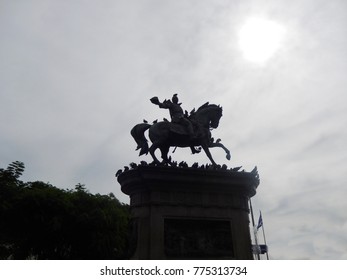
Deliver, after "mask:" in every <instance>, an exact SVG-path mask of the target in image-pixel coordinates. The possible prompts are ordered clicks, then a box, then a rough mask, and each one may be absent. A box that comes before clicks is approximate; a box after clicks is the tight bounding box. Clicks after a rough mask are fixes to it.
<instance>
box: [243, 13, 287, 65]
mask: <svg viewBox="0 0 347 280" xmlns="http://www.w3.org/2000/svg"><path fill="white" fill-rule="evenodd" d="M284 31H285V30H284V28H283V26H281V25H280V24H278V23H276V22H274V21H271V20H267V19H260V18H251V19H249V20H248V21H247V22H246V23H245V24H244V25H243V26H242V27H241V29H240V31H239V46H240V48H241V50H242V52H243V55H244V57H245V58H246V59H247V60H249V61H252V62H255V63H259V64H262V63H264V62H266V61H267V60H268V59H269V58H270V57H272V56H273V55H274V54H275V53H276V51H277V50H278V49H279V48H280V46H281V43H282V40H283V37H284Z"/></svg>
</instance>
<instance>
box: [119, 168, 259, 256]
mask: <svg viewBox="0 0 347 280" xmlns="http://www.w3.org/2000/svg"><path fill="white" fill-rule="evenodd" d="M118 182H119V183H120V185H121V189H122V191H123V192H124V193H125V194H127V195H129V196H130V207H131V215H132V222H131V225H132V238H131V247H132V248H133V250H132V252H131V258H132V259H245V260H246V259H253V255H252V246H251V236H250V227H249V206H248V200H249V198H250V197H252V196H254V195H255V193H256V188H257V186H258V184H259V179H258V173H257V172H256V171H255V172H251V173H248V172H235V171H230V170H221V169H219V170H205V169H196V168H178V167H177V168H176V167H160V166H137V167H136V168H135V169H132V170H128V171H125V172H123V173H122V174H120V175H119V176H118Z"/></svg>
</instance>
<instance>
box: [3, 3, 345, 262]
mask: <svg viewBox="0 0 347 280" xmlns="http://www.w3.org/2000/svg"><path fill="white" fill-rule="evenodd" d="M346 29H347V2H346V1H344V0H340V1H338V0H330V1H326V0H324V1H322V0H291V1H280V0H273V1H271V0H269V1H260V0H256V1H247V0H239V1H238V0H234V1H231V0H215V1H211V0H177V1H170V0H166V1H164V0H141V1H140V0H138V1H129V0H124V1H121V0H117V1H115V0H100V1H82V0H80V1H78V0H73V1H59V0H42V1H39V0H31V1H27V0H16V1H10V0H8V1H7V0H0V38H1V44H0V95H1V99H0V118H1V122H0V133H1V134H0V167H3V168H4V167H7V165H8V164H9V163H11V162H12V161H15V160H19V161H23V162H24V163H25V165H26V169H25V174H24V175H23V177H22V179H23V180H25V181H32V180H42V181H44V182H50V183H51V184H53V185H55V186H58V187H61V188H73V187H74V185H76V184H77V183H82V184H86V187H87V188H88V189H89V190H90V192H92V193H101V194H107V193H110V192H113V193H114V194H115V195H116V197H118V198H119V199H120V200H121V201H123V202H126V203H127V202H128V198H127V196H125V195H124V194H122V193H121V191H120V186H119V184H118V182H117V180H116V178H115V176H114V174H115V172H116V171H117V170H118V169H120V168H123V166H125V165H128V164H129V163H130V162H139V161H140V160H146V161H148V162H149V161H151V159H150V157H149V156H143V157H141V158H139V157H138V152H137V151H135V148H136V143H135V142H134V141H133V139H132V138H131V136H130V129H131V128H132V127H133V126H134V125H135V124H137V123H139V122H142V120H143V119H146V120H148V121H149V122H151V121H153V120H155V119H162V118H163V117H166V118H169V114H168V111H165V110H162V109H159V108H158V107H157V106H155V105H153V104H152V103H150V101H149V99H150V98H151V97H153V96H158V97H159V99H160V100H163V99H165V98H171V96H172V95H173V94H174V93H178V97H179V98H180V101H181V102H182V103H183V104H182V106H183V108H184V109H186V110H188V111H190V110H191V109H193V108H194V107H195V108H197V107H198V106H200V105H202V104H203V103H205V102H206V101H209V102H210V103H215V104H220V105H222V106H223V117H222V119H221V122H220V125H219V127H218V129H216V130H214V131H213V136H214V137H215V138H221V139H222V142H223V143H224V144H225V145H226V146H227V147H228V148H229V149H230V150H231V153H232V159H231V161H230V162H228V161H227V160H226V159H225V153H224V152H223V151H222V150H218V149H212V150H211V152H212V154H213V156H214V158H215V160H216V161H217V162H218V163H220V164H224V163H225V164H228V166H229V167H236V166H241V165H242V166H243V168H244V169H245V170H246V171H251V170H252V169H253V167H254V166H258V170H259V174H260V179H261V182H260V186H259V187H258V192H257V195H256V196H255V197H254V198H253V206H254V209H255V212H256V219H257V217H258V211H259V210H262V213H263V219H264V225H265V230H266V238H267V241H268V245H269V253H270V257H271V258H272V259H347V213H346V210H347V203H346V194H347V191H346V188H347V163H346V161H347V149H346V143H347V132H346V128H347V95H346V88H347V79H346V73H347V36H346V34H347V30H346ZM259 35H260V36H261V38H260V39H259V38H258V37H259ZM254 40H255V41H254ZM172 157H173V158H174V159H175V160H177V161H180V160H186V161H188V162H190V163H193V162H195V161H198V162H199V163H200V164H205V163H208V162H209V161H208V159H207V157H206V156H205V155H204V154H203V153H201V154H199V155H191V154H190V151H189V150H188V149H181V150H179V149H177V151H176V152H175V153H174V154H172ZM259 238H260V239H262V238H261V237H259Z"/></svg>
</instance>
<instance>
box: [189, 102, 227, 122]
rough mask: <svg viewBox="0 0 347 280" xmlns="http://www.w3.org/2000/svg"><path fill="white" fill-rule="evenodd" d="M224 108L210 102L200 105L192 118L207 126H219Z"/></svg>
mask: <svg viewBox="0 0 347 280" xmlns="http://www.w3.org/2000/svg"><path fill="white" fill-rule="evenodd" d="M222 112H223V108H222V107H221V106H219V105H215V104H209V103H208V102H207V103H205V104H204V105H202V106H200V107H199V109H198V110H197V111H196V112H195V113H194V114H193V115H192V116H191V118H192V119H193V120H194V121H196V122H198V123H200V124H202V125H203V126H205V127H208V128H210V127H212V128H217V127H218V125H219V120H220V118H221V117H222V115H223V114H222Z"/></svg>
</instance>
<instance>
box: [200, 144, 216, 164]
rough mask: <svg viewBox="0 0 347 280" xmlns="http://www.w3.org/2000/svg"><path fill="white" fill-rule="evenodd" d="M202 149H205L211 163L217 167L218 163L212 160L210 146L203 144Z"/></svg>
mask: <svg viewBox="0 0 347 280" xmlns="http://www.w3.org/2000/svg"><path fill="white" fill-rule="evenodd" d="M201 147H202V148H203V150H204V151H205V153H206V155H207V157H208V158H209V159H210V161H211V162H212V165H217V163H216V162H215V161H214V160H213V158H212V155H211V152H210V150H209V148H208V145H207V144H203V145H201Z"/></svg>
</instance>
